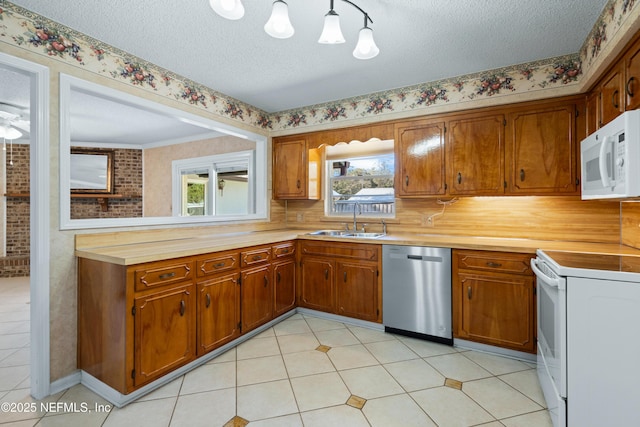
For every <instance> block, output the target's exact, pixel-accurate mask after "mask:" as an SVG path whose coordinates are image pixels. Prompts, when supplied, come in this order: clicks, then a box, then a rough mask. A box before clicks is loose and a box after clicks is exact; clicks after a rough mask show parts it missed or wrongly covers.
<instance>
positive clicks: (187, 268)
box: [134, 260, 193, 291]
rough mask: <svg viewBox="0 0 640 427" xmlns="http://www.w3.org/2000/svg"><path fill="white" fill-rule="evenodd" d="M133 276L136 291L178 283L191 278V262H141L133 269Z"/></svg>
mask: <svg viewBox="0 0 640 427" xmlns="http://www.w3.org/2000/svg"><path fill="white" fill-rule="evenodd" d="M134 277H135V288H136V291H144V290H145V289H150V288H155V287H158V286H165V285H170V284H173V283H179V282H182V281H185V280H190V279H192V278H193V262H192V261H191V260H188V261H182V260H175V261H174V262H171V261H169V262H166V261H163V262H157V263H149V264H143V265H141V266H139V267H137V268H136V269H135V272H134Z"/></svg>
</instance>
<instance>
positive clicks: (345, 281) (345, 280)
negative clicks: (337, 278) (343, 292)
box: [343, 271, 347, 283]
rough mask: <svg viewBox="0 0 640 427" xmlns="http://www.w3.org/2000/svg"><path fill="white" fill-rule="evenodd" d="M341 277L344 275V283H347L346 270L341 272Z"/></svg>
mask: <svg viewBox="0 0 640 427" xmlns="http://www.w3.org/2000/svg"><path fill="white" fill-rule="evenodd" d="M343 277H344V283H347V272H346V271H345V272H344V273H343Z"/></svg>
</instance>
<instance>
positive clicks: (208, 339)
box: [198, 273, 240, 356]
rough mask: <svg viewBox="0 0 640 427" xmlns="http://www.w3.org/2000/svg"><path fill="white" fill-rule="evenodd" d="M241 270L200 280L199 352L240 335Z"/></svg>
mask: <svg viewBox="0 0 640 427" xmlns="http://www.w3.org/2000/svg"><path fill="white" fill-rule="evenodd" d="M238 279H239V274H238V273H232V274H227V275H223V276H218V277H214V278H212V279H210V280H207V281H205V282H201V283H198V356H200V355H202V354H205V353H207V352H209V351H211V350H213V349H215V348H218V347H220V346H221V345H223V344H226V343H228V342H230V341H232V340H233V339H235V338H237V337H239V336H240V286H239V283H238Z"/></svg>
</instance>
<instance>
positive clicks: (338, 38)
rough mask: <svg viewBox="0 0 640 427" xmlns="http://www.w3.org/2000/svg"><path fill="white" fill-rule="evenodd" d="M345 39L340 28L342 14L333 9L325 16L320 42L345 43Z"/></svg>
mask: <svg viewBox="0 0 640 427" xmlns="http://www.w3.org/2000/svg"><path fill="white" fill-rule="evenodd" d="M344 42H345V39H344V36H343V35H342V30H341V29H340V16H338V14H337V13H336V12H335V11H334V10H333V9H331V10H330V11H329V12H328V13H327V14H326V15H325V16H324V27H323V28H322V34H320V39H319V40H318V43H322V44H339V43H344Z"/></svg>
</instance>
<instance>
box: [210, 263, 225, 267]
mask: <svg viewBox="0 0 640 427" xmlns="http://www.w3.org/2000/svg"><path fill="white" fill-rule="evenodd" d="M222 267H224V262H219V263H217V264H213V268H222Z"/></svg>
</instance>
